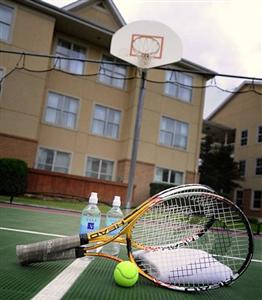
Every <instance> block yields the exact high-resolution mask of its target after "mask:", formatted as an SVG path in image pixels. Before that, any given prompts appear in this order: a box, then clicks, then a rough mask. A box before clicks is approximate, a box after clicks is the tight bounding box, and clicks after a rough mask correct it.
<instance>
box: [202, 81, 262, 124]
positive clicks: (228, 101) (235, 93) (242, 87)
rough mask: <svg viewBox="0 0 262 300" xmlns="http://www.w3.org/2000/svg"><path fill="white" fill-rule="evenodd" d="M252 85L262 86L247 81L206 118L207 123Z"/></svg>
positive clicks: (258, 83) (259, 83)
mask: <svg viewBox="0 0 262 300" xmlns="http://www.w3.org/2000/svg"><path fill="white" fill-rule="evenodd" d="M250 85H252V86H253V85H262V83H261V82H256V81H250V80H245V81H243V82H242V83H241V84H240V85H239V86H238V87H237V88H236V89H235V90H234V92H232V94H230V95H229V96H228V97H227V98H225V100H224V101H223V102H222V103H221V104H220V105H219V106H218V107H217V108H216V109H215V110H214V111H213V112H212V113H211V114H210V115H209V116H208V117H207V118H206V120H207V121H211V120H212V119H213V118H214V117H215V116H216V115H217V114H218V113H219V112H220V111H222V110H223V109H224V108H225V107H226V106H227V105H228V104H229V103H230V102H231V101H232V100H233V99H234V98H235V96H236V95H237V94H238V93H240V92H241V91H242V90H243V89H244V88H245V87H247V86H250Z"/></svg>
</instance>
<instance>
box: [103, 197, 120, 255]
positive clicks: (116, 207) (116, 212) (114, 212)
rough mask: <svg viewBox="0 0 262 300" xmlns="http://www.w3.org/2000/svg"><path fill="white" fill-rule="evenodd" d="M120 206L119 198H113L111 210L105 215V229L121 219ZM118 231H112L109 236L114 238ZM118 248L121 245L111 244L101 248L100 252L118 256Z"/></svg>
mask: <svg viewBox="0 0 262 300" xmlns="http://www.w3.org/2000/svg"><path fill="white" fill-rule="evenodd" d="M120 206H121V200H120V197H119V196H115V197H114V200H113V204H112V208H111V209H110V210H109V211H108V212H107V214H106V222H105V226H106V227H107V226H109V225H111V224H112V223H114V222H116V221H118V220H120V219H122V218H123V216H124V214H123V212H122V211H121V208H120ZM119 231H120V229H115V230H114V231H112V232H110V233H109V235H111V236H114V235H116V234H117V233H118V232H119ZM120 246H121V245H120V244H119V243H114V242H111V243H109V244H107V245H105V246H104V247H103V249H102V252H104V253H107V254H110V255H113V256H118V254H119V252H120Z"/></svg>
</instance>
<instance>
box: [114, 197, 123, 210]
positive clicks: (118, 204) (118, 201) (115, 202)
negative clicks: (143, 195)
mask: <svg viewBox="0 0 262 300" xmlns="http://www.w3.org/2000/svg"><path fill="white" fill-rule="evenodd" d="M120 205H121V200H120V196H115V197H114V200H113V206H118V207H120Z"/></svg>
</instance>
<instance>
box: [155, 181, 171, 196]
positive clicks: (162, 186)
mask: <svg viewBox="0 0 262 300" xmlns="http://www.w3.org/2000/svg"><path fill="white" fill-rule="evenodd" d="M173 186H175V185H174V184H168V183H159V182H152V183H150V197H151V196H154V195H155V194H157V193H159V192H161V191H163V190H166V189H169V188H170V187H173Z"/></svg>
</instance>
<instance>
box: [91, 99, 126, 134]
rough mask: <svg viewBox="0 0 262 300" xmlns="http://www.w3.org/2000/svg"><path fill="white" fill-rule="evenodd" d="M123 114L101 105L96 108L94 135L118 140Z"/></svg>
mask: <svg viewBox="0 0 262 300" xmlns="http://www.w3.org/2000/svg"><path fill="white" fill-rule="evenodd" d="M120 116H121V112H120V111H118V110H115V109H112V108H108V107H104V106H101V105H96V106H95V112H94V117H93V124H92V133H93V134H97V135H103V136H106V137H110V138H115V139H116V138H118V135H119V125H120Z"/></svg>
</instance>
